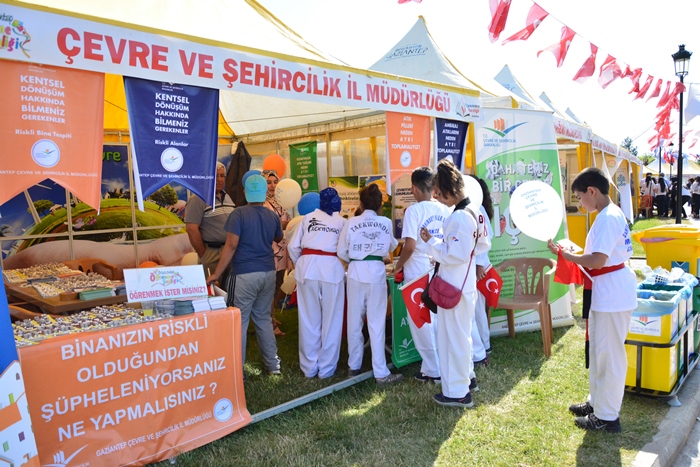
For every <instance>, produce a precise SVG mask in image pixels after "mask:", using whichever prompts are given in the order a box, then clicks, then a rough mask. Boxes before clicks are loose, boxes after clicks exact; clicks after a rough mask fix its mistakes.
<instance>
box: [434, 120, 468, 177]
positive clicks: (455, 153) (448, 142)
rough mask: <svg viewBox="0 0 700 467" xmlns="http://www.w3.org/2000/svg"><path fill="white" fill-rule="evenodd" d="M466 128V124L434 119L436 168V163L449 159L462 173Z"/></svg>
mask: <svg viewBox="0 0 700 467" xmlns="http://www.w3.org/2000/svg"><path fill="white" fill-rule="evenodd" d="M468 128H469V124H468V123H466V122H460V121H457V120H445V119H444V118H436V119H435V157H436V164H435V166H436V167H437V162H440V161H441V160H443V159H450V160H451V161H452V162H454V163H455V165H456V166H457V167H459V169H460V170H461V171H464V148H465V143H466V141H467V129H468Z"/></svg>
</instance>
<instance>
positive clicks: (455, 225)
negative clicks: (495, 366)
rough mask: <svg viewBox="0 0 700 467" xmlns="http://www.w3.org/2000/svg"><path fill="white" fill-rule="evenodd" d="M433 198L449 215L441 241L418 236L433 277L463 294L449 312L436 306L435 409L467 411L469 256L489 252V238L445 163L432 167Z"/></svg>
mask: <svg viewBox="0 0 700 467" xmlns="http://www.w3.org/2000/svg"><path fill="white" fill-rule="evenodd" d="M433 190H434V191H435V198H436V199H437V200H438V201H439V202H441V203H443V204H444V205H446V206H448V207H453V206H454V211H453V212H452V214H450V216H449V217H448V218H447V219H445V222H444V223H443V224H442V231H443V239H442V241H440V240H439V239H437V238H434V237H433V236H432V234H431V233H430V232H429V231H428V229H421V231H420V235H421V238H422V239H423V241H424V242H426V243H427V244H428V247H429V254H430V255H432V257H433V259H434V260H435V261H437V262H439V263H440V268H439V270H438V272H437V274H438V276H439V277H440V278H442V279H443V280H445V281H446V282H448V283H449V284H451V285H452V286H454V287H456V288H460V287H462V284H464V287H463V288H462V296H461V299H460V301H459V303H458V304H457V306H455V307H454V308H450V309H445V308H440V307H438V315H439V318H438V329H437V347H438V360H439V362H440V373H441V376H442V393H439V394H435V396H433V400H434V401H435V402H436V403H437V404H440V405H444V406H450V407H464V408H470V407H473V406H474V403H473V401H472V392H475V391H478V389H479V387H478V385H477V382H476V375H475V374H474V363H473V362H472V336H471V333H472V322H473V320H474V307H475V305H476V262H475V261H474V256H475V255H478V254H481V253H482V252H483V251H484V250H485V249H488V248H489V246H490V242H489V241H488V237H485V236H483V235H480V232H479V230H480V229H479V226H478V221H477V218H476V217H475V216H474V214H473V213H472V212H470V211H469V210H467V209H465V208H466V207H467V204H468V203H469V198H467V197H466V196H465V194H464V179H463V178H462V174H461V173H460V171H459V170H458V169H457V167H455V165H454V164H453V163H452V162H450V161H449V160H446V159H443V160H442V161H440V163H439V164H438V167H437V175H436V177H435V183H434V184H433Z"/></svg>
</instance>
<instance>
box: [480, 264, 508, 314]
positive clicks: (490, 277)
mask: <svg viewBox="0 0 700 467" xmlns="http://www.w3.org/2000/svg"><path fill="white" fill-rule="evenodd" d="M476 288H477V289H478V290H479V292H481V295H483V296H484V298H485V299H486V307H487V308H490V307H494V308H495V307H496V306H498V298H499V297H500V296H501V290H502V289H503V279H501V276H500V274H498V272H497V271H496V269H495V268H494V267H493V266H489V268H488V269H487V270H486V275H484V277H482V278H481V279H480V280H479V281H478V282H477V283H476Z"/></svg>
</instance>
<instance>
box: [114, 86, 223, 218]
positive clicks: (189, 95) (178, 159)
mask: <svg viewBox="0 0 700 467" xmlns="http://www.w3.org/2000/svg"><path fill="white" fill-rule="evenodd" d="M124 88H125V89H126V102H127V106H128V109H129V127H130V128H131V146H132V151H131V152H132V155H133V165H134V185H135V189H136V196H137V199H138V204H139V209H140V210H142V211H143V210H144V207H143V200H144V199H145V198H148V197H149V196H150V195H151V194H153V193H155V192H156V190H158V188H160V187H162V186H164V185H167V184H168V183H170V182H177V183H179V184H181V185H183V186H185V187H187V188H188V189H189V190H190V191H192V193H194V194H196V195H197V196H199V197H200V198H202V199H203V200H204V202H206V203H207V204H209V205H214V196H215V193H214V192H215V187H216V180H215V174H216V151H217V145H218V139H217V138H218V136H217V128H218V119H219V91H218V90H216V89H206V88H199V87H195V86H186V85H182V84H173V83H161V82H156V81H147V80H143V79H136V78H127V77H125V78H124Z"/></svg>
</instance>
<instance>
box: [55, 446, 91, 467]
mask: <svg viewBox="0 0 700 467" xmlns="http://www.w3.org/2000/svg"><path fill="white" fill-rule="evenodd" d="M88 446H89V445H88V444H86V445H85V446H83V447H82V448H80V449H78V450H77V451H75V452H74V453H73V454H71V455H70V456H68V457H66V455H65V453H64V452H63V451H58V452H57V453H56V454H54V455H53V461H54V463H53V464H48V465H52V466H60V467H68V466H69V465H70V461H72V460H73V458H74V457H75V456H77V455H78V454H80V451H82V450H83V449H85V448H86V447H88Z"/></svg>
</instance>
